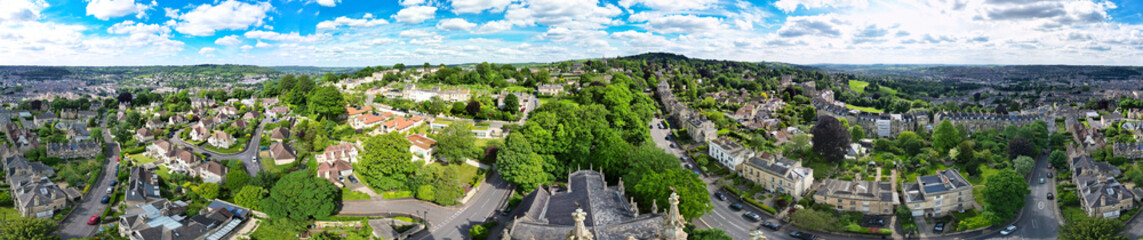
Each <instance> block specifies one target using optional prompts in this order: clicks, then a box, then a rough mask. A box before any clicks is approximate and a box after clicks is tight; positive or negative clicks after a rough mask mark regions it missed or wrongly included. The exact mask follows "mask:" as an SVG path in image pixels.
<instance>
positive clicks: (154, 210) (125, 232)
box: [119, 199, 249, 240]
mask: <svg viewBox="0 0 1143 240" xmlns="http://www.w3.org/2000/svg"><path fill="white" fill-rule="evenodd" d="M215 202H219V200H215ZM215 202H212V203H211V205H210V206H214V205H216V203H215ZM187 205H188V204H187V203H184V202H182V201H175V202H169V201H166V200H165V199H162V200H157V201H154V202H152V203H148V204H144V205H142V206H141V207H140V208H142V211H143V213H140V214H134V215H123V216H120V217H119V235H120V236H121V237H125V238H128V239H131V240H168V239H170V240H180V239H187V240H191V239H208V240H216V239H226V238H227V236H229V235H231V234H232V232H233V231H235V230H236V229H238V226H239V225H241V224H242V222H243V221H245V220H246V219H247V215H248V214H249V210H247V209H245V208H241V207H238V206H234V205H233V204H224V205H225V206H226V207H215V208H211V207H210V206H208V207H207V209H206V210H203V211H202V212H200V213H197V214H198V215H195V216H193V217H189V218H187V217H185V216H183V213H184V212H186V210H187V208H188V207H187Z"/></svg>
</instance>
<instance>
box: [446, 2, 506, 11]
mask: <svg viewBox="0 0 1143 240" xmlns="http://www.w3.org/2000/svg"><path fill="white" fill-rule="evenodd" d="M508 4H512V0H452V12H453V13H457V14H460V13H480V12H483V11H484V10H489V12H500V11H504V7H507V6H508Z"/></svg>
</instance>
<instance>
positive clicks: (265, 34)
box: [242, 30, 327, 43]
mask: <svg viewBox="0 0 1143 240" xmlns="http://www.w3.org/2000/svg"><path fill="white" fill-rule="evenodd" d="M242 36H245V37H246V38H249V39H262V40H271V41H287V42H304V43H313V42H316V41H317V40H319V39H321V38H323V37H326V36H327V35H324V34H310V35H306V36H302V35H300V34H298V32H291V33H277V32H271V31H262V30H254V31H249V32H246V33H245V34H243V35H242Z"/></svg>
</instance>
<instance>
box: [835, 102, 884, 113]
mask: <svg viewBox="0 0 1143 240" xmlns="http://www.w3.org/2000/svg"><path fill="white" fill-rule="evenodd" d="M845 108H848V109H856V110H861V111H862V112H869V113H882V112H885V111H884V110H881V109H876V108H871V107H858V106H854V105H853V104H848V103H847V104H845Z"/></svg>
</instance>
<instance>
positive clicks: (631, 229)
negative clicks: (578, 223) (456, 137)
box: [510, 170, 669, 240]
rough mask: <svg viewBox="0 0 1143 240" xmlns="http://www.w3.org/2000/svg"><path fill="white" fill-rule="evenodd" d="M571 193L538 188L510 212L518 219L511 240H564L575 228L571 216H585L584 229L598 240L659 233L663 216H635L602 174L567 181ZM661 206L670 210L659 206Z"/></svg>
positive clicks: (587, 173)
mask: <svg viewBox="0 0 1143 240" xmlns="http://www.w3.org/2000/svg"><path fill="white" fill-rule="evenodd" d="M568 181H569V187H570V189H562V190H557V191H555V192H554V193H552V192H550V191H548V190H545V189H542V188H538V189H536V190H535V191H532V193H529V194H528V195H527V196H525V197H524V200H523V201H522V202H521V203H520V205H518V206H517V209H516V210H514V211H513V214H514V215H515V216H521V217H523V218H520V219H519V220H518V221H516V223H515V224H514V225H513V227H512V229H511V233H510V238H511V239H517V240H527V239H566V238H567V234H568V233H569V232H571V230H572V229H573V228H574V227H575V220H574V219H573V218H572V215H571V214H572V213H573V212H575V210H576V209H583V211H584V212H587V213H588V214H587V216H586V219H585V220H584V225H585V226H587V227H588V229H589V231H591V232H592V234H594V235H595V239H600V240H613V239H614V240H623V239H627V237H628V236H631V237H635V238H636V239H653V238H657V237H658V233H659V230H660V229H662V223H663V218H664V216H663V215H662V214H642V215H639V216H635V215H634V213H633V212H632V211H631V210H630V206H629V205H628V202H627V201H626V200H624V199H622V198H623V196H622V194H621V193H620V192H619V191H617V190H613V189H609V188H607V186H605V182H604V181H603V174H600V173H599V172H595V171H590V170H581V171H577V172H574V173H572V174H571V176H570V177H569V180H568ZM662 204H663V205H661V206H669V205H667V203H662Z"/></svg>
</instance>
